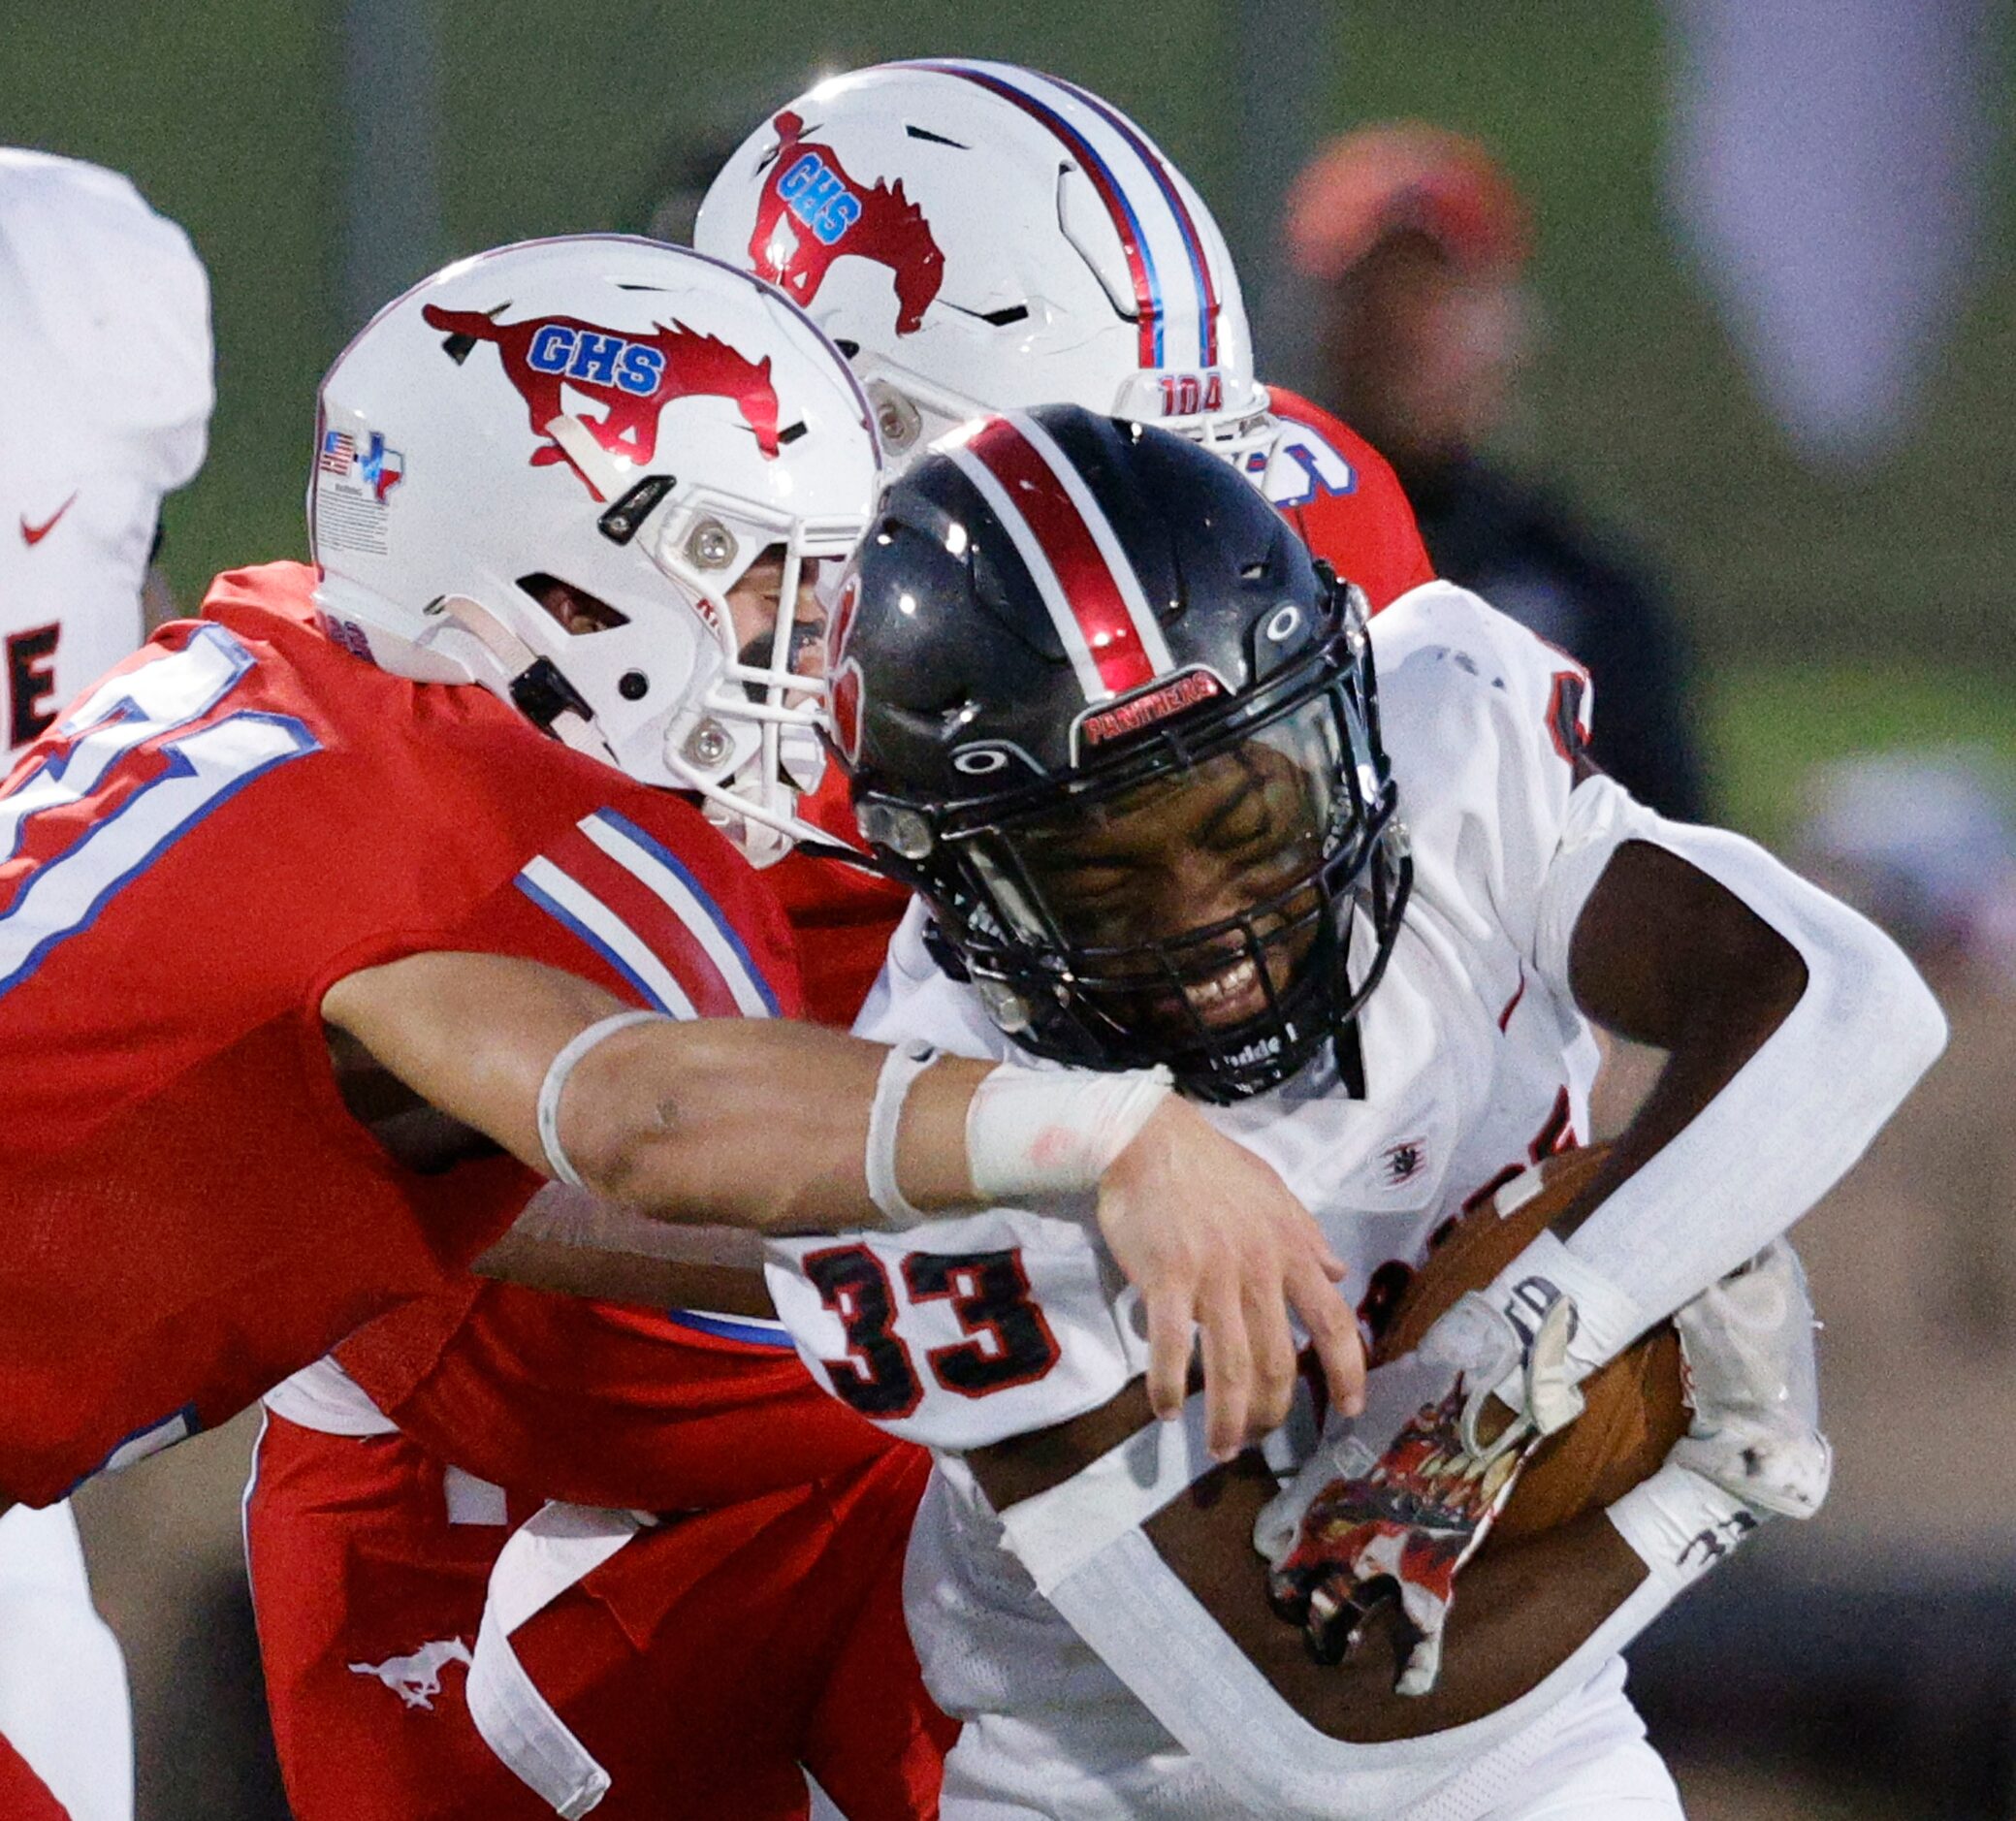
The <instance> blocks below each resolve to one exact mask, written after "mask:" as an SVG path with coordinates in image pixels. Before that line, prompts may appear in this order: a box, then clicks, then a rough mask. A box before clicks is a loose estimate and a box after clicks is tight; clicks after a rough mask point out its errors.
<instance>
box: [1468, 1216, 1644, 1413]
mask: <svg viewBox="0 0 2016 1821" xmlns="http://www.w3.org/2000/svg"><path fill="white" fill-rule="evenodd" d="M1557 1292H1558V1293H1559V1294H1561V1295H1563V1296H1566V1297H1567V1298H1568V1299H1569V1301H1571V1302H1572V1303H1574V1305H1575V1331H1574V1333H1573V1334H1572V1335H1571V1336H1570V1338H1569V1342H1568V1378H1569V1383H1571V1384H1577V1385H1579V1384H1580V1383H1581V1382H1582V1381H1583V1380H1584V1379H1585V1378H1587V1377H1588V1375H1589V1374H1590V1373H1591V1372H1593V1371H1595V1369H1596V1368H1597V1367H1598V1366H1600V1365H1604V1364H1606V1363H1608V1362H1609V1361H1610V1360H1612V1359H1615V1358H1616V1357H1617V1355H1618V1354H1620V1353H1622V1352H1623V1351H1624V1349H1625V1348H1626V1347H1628V1346H1630V1344H1631V1343H1632V1342H1633V1341H1634V1340H1636V1339H1637V1338H1638V1336H1639V1335H1640V1334H1642V1333H1643V1332H1644V1331H1645V1330H1646V1329H1647V1328H1648V1327H1649V1326H1651V1324H1650V1323H1649V1322H1648V1321H1647V1320H1646V1319H1645V1318H1644V1317H1643V1316H1642V1315H1641V1314H1640V1313H1639V1311H1638V1307H1637V1305H1636V1304H1635V1303H1633V1302H1632V1300H1631V1298H1630V1297H1629V1296H1627V1295H1625V1294H1624V1293H1623V1292H1622V1291H1621V1290H1619V1289H1618V1288H1617V1287H1616V1285H1615V1284H1613V1283H1612V1282H1611V1281H1610V1280H1609V1279H1608V1278H1606V1277H1604V1276H1603V1275H1602V1274H1601V1273H1600V1272H1599V1271H1597V1270H1595V1269H1593V1268H1592V1267H1591V1266H1590V1265H1589V1263H1588V1262H1586V1261H1585V1260H1584V1259H1580V1258H1578V1257H1577V1256H1576V1255H1575V1253H1574V1252H1573V1251H1572V1250H1571V1249H1570V1248H1569V1247H1568V1246H1566V1245H1564V1244H1563V1243H1562V1242H1561V1241H1560V1240H1559V1239H1557V1238H1555V1236H1554V1235H1553V1234H1552V1233H1542V1234H1541V1235H1540V1236H1539V1237H1538V1238H1537V1239H1535V1240H1533V1241H1532V1243H1531V1244H1529V1245H1528V1246H1527V1247H1526V1248H1525V1249H1524V1250H1523V1251H1522V1252H1520V1254H1519V1256H1518V1257H1517V1258H1515V1259H1514V1260H1513V1261H1512V1262H1511V1263H1510V1264H1508V1265H1506V1266H1505V1268H1504V1269H1503V1270H1502V1271H1500V1272H1499V1273H1498V1274H1497V1276H1496V1277H1494V1278H1492V1279H1491V1281H1490V1284H1489V1287H1488V1289H1487V1290H1486V1291H1485V1293H1484V1294H1485V1299H1486V1300H1487V1301H1488V1303H1489V1304H1490V1305H1491V1307H1492V1308H1494V1309H1498V1310H1501V1311H1502V1312H1503V1313H1504V1314H1505V1315H1507V1316H1508V1317H1509V1318H1510V1319H1511V1321H1512V1322H1513V1324H1514V1326H1518V1327H1520V1329H1521V1331H1523V1332H1525V1333H1529V1334H1530V1333H1531V1332H1533V1331H1534V1330H1535V1329H1537V1327H1538V1326H1539V1325H1540V1322H1541V1321H1542V1319H1543V1318H1544V1317H1545V1316H1546V1314H1547V1311H1548V1309H1549V1308H1550V1307H1551V1306H1552V1304H1553V1302H1554V1300H1555V1293H1557Z"/></svg>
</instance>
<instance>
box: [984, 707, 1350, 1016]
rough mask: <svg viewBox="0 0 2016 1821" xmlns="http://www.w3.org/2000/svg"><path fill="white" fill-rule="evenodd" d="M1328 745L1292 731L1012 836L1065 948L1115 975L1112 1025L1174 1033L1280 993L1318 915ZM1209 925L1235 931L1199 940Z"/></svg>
mask: <svg viewBox="0 0 2016 1821" xmlns="http://www.w3.org/2000/svg"><path fill="white" fill-rule="evenodd" d="M1325 751H1326V749H1325V746H1324V743H1323V742H1322V741H1321V740H1320V739H1319V738H1315V737H1313V735H1312V730H1311V729H1310V728H1308V727H1298V726H1297V725H1296V723H1293V722H1291V723H1289V724H1287V725H1285V726H1283V727H1279V728H1276V729H1274V730H1271V731H1270V732H1269V733H1267V734H1265V735H1259V736H1256V737H1254V738H1252V739H1249V740H1247V741H1246V742H1245V743H1244V744H1242V745H1241V746H1239V747H1237V748H1234V749H1233V750H1232V751H1228V752H1224V753H1221V754H1219V755H1218V756H1217V757H1215V758H1212V759H1209V760H1207V761H1205V762H1204V763H1203V764H1201V765H1198V766H1196V767H1194V768H1192V769H1190V770H1188V771H1186V772H1183V773H1180V774H1177V775H1176V776H1174V777H1172V778H1168V779H1158V780H1156V781H1154V782H1152V783H1147V784H1144V785H1142V786H1140V787H1139V788H1137V789H1136V790H1134V791H1131V792H1129V793H1128V794H1126V795H1124V796H1121V797H1119V798H1117V799H1115V800H1113V801H1112V802H1110V803H1106V804H1103V805H1096V806H1093V807H1090V808H1086V809H1081V810H1075V811H1073V812H1071V813H1070V814H1069V815H1066V816H1064V817H1060V818H1057V819H1055V820H1053V821H1052V822H1051V823H1050V824H1049V825H1047V826H1044V827H1040V828H1036V829H1032V830H1029V831H1028V832H1026V833H1025V834H1024V835H1023V836H1022V837H1021V838H1020V839H1019V840H1018V841H1017V843H1016V847H1017V851H1018V855H1019V858H1020V860H1021V862H1022V865H1023V867H1024V868H1025V869H1026V871H1027V873H1028V875H1029V877H1030V879H1031V882H1032V883H1033V884H1034V885H1035V887H1036V889H1037V891H1038V893H1039V895H1040V897H1041V899H1042V901H1043V903H1044V905H1045V907H1046V908H1047V910H1048V911H1049V912H1050V915H1051V917H1052V919H1053V920H1054V922H1055V924H1056V925H1057V927H1058V930H1059V932H1060V933H1061V934H1062V935H1063V936H1064V938H1065V939H1066V941H1067V942H1070V943H1071V944H1072V946H1073V947H1074V948H1079V949H1097V950H1104V951H1108V953H1110V954H1112V957H1113V958H1112V961H1111V962H1110V963H1109V964H1107V965H1104V966H1103V968H1102V970H1101V971H1102V973H1103V974H1104V975H1105V976H1106V977H1107V978H1109V979H1110V978H1113V977H1115V976H1116V975H1117V976H1118V977H1119V979H1120V980H1121V981H1122V982H1123V988H1122V991H1121V994H1120V997H1119V999H1118V1000H1117V1001H1116V1002H1115V1003H1114V1005H1113V1006H1112V1007H1111V1008H1112V1009H1113V1011H1114V1013H1115V1015H1116V1016H1118V1017H1120V1018H1121V1019H1123V1020H1124V1021H1125V1022H1126V1023H1127V1024H1128V1025H1130V1026H1133V1027H1136V1028H1137V1029H1139V1030H1141V1031H1142V1032H1144V1033H1147V1034H1151V1035H1161V1034H1167V1035H1168V1036H1169V1037H1171V1038H1181V1037H1183V1036H1186V1035H1188V1034H1191V1033H1193V1032H1194V1030H1195V1027H1196V1024H1197V1023H1199V1022H1200V1023H1202V1024H1203V1025H1204V1026H1205V1027H1206V1028H1208V1029H1211V1030H1223V1029H1227V1028H1229V1027H1231V1026H1232V1025H1236V1024H1240V1023H1242V1022H1244V1021H1245V1020H1246V1019H1248V1018H1252V1017H1255V1016H1257V1015H1259V1014H1260V1013H1262V1012H1264V1011H1265V1010H1266V1009H1267V1003H1268V1002H1267V991H1266V985H1267V983H1271V985H1272V986H1273V988H1274V990H1275V992H1276V993H1279V992H1281V991H1283V990H1284V989H1285V988H1286V987H1287V985H1288V983H1289V980H1290V978H1291V977H1292V975H1293V974H1294V973H1295V971H1296V967H1297V966H1298V965H1299V964H1300V963H1301V962H1302V960H1303V959H1304V958H1305V957H1306V956H1307V955H1308V953H1309V950H1310V947H1311V945H1312V944H1313V942H1314V941H1315V938H1316V931H1317V927H1318V922H1319V915H1320V911H1321V903H1320V895H1319V891H1318V887H1317V885H1316V883H1315V876H1316V874H1317V872H1318V869H1319V867H1320V865H1321V861H1322V856H1323V847H1324V837H1325V833H1326V830H1327V828H1328V822H1329V809H1330V803H1331V800H1332V795H1333V792H1332V788H1331V786H1330V784H1329V782H1328V780H1329V777H1330V775H1331V773H1330V768H1329V767H1328V764H1326V763H1325V762H1324V753H1325ZM1215 924H1230V925H1232V927H1230V928H1227V929H1225V930H1222V931H1219V932H1217V933H1216V934H1214V935H1211V936H1207V937H1206V936H1200V935H1199V934H1198V933H1200V932H1203V931H1206V930H1208V929H1210V927H1211V926H1212V925H1215ZM1186 937H1190V938H1193V941H1192V942H1191V943H1190V944H1188V945H1187V946H1183V945H1181V944H1182V942H1183V939H1184V938H1186ZM1171 943H1176V944H1179V946H1178V947H1176V948H1175V949H1174V950H1173V951H1172V950H1171V947H1170V944H1171ZM1114 951H1119V952H1117V953H1116V952H1114ZM1263 970H1264V975H1265V979H1263ZM1131 976H1132V977H1131ZM1136 978H1137V980H1138V984H1137V985H1136V984H1135V979H1136Z"/></svg>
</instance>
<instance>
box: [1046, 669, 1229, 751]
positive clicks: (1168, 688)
mask: <svg viewBox="0 0 2016 1821" xmlns="http://www.w3.org/2000/svg"><path fill="white" fill-rule="evenodd" d="M1224 693H1225V691H1224V689H1223V687H1221V686H1220V684H1219V682H1218V679H1217V678H1216V677H1214V676H1212V674H1211V673H1210V672H1209V671H1208V670H1188V671H1185V672H1184V673H1183V675H1182V676H1180V677H1178V678H1177V679H1176V680H1175V681H1174V682H1173V683H1166V684H1164V685H1163V686H1162V687H1161V688H1159V689H1150V690H1149V691H1148V693H1147V694H1146V695H1136V696H1135V697H1134V698H1133V699H1132V700H1130V701H1126V702H1122V703H1121V704H1120V705H1119V706H1118V707H1117V708H1103V709H1100V710H1099V711H1098V712H1097V713H1096V714H1091V715H1087V716H1086V717H1085V719H1084V720H1083V721H1081V722H1080V723H1079V726H1078V734H1079V737H1080V738H1081V739H1082V740H1083V741H1084V743H1085V744H1086V745H1087V746H1104V744H1105V743H1106V742H1107V741H1108V740H1121V739H1125V738H1126V737H1127V735H1129V734H1131V733H1139V732H1140V730H1141V729H1142V728H1143V727H1149V726H1153V725H1154V723H1155V722H1156V721H1158V720H1167V719H1168V718H1169V717H1170V716H1171V715H1180V714H1181V713H1182V712H1183V711H1184V710H1185V709H1186V708H1195V707H1196V706H1197V705H1198V703H1200V702H1208V701H1209V700H1210V699H1211V698H1212V697H1213V696H1214V695H1223V694H1224Z"/></svg>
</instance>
